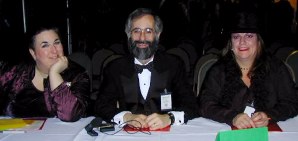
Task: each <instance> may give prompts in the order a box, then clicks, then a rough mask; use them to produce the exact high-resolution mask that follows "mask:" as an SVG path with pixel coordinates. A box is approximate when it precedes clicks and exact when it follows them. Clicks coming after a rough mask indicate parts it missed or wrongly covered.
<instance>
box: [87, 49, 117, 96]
mask: <svg viewBox="0 0 298 141" xmlns="http://www.w3.org/2000/svg"><path fill="white" fill-rule="evenodd" d="M122 56H123V55H119V54H112V55H110V56H108V57H107V58H105V60H104V61H103V63H102V65H101V68H100V69H101V71H100V72H101V73H100V74H99V76H98V77H97V79H96V80H94V87H95V88H94V92H93V93H92V94H91V99H92V100H96V99H97V95H98V93H99V91H98V90H99V89H100V87H101V84H102V81H103V77H104V75H103V73H104V69H105V67H106V66H107V65H108V64H109V63H111V62H112V61H113V60H115V59H117V58H120V57H122Z"/></svg>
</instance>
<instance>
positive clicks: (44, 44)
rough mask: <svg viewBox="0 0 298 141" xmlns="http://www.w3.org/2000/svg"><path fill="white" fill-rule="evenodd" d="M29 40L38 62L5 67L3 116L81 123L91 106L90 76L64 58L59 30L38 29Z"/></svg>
mask: <svg viewBox="0 0 298 141" xmlns="http://www.w3.org/2000/svg"><path fill="white" fill-rule="evenodd" d="M26 37H27V38H28V39H26V40H27V41H28V47H29V50H28V52H30V54H31V56H32V58H33V60H34V61H31V62H30V63H25V62H23V63H20V64H18V65H15V66H11V65H9V64H6V65H2V66H1V70H0V97H1V101H0V108H1V112H0V114H1V115H6V116H11V117H20V118H25V117H58V118H59V119H61V120H62V121H76V120H78V119H80V117H82V116H84V115H85V111H86V107H87V104H88V103H87V101H88V95H89V88H90V82H89V77H88V74H87V73H86V71H85V70H84V69H83V68H82V67H80V66H79V65H77V64H75V63H74V62H71V61H70V60H69V59H68V58H67V57H66V56H64V53H63V46H62V43H61V40H60V37H59V36H58V29H57V28H54V27H50V26H49V27H48V26H44V27H36V29H35V30H32V32H30V31H29V32H27V35H26ZM28 56H29V54H28Z"/></svg>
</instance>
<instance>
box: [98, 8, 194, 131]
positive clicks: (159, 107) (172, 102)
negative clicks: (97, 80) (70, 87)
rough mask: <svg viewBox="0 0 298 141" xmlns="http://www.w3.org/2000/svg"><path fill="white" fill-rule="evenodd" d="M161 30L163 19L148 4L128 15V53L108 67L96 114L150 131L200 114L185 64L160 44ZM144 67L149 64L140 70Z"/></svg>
mask: <svg viewBox="0 0 298 141" xmlns="http://www.w3.org/2000/svg"><path fill="white" fill-rule="evenodd" d="M162 29H163V25H162V21H161V19H160V18H159V17H158V16H157V15H155V14H154V13H153V12H152V11H151V10H150V9H145V8H139V9H136V10H135V11H133V12H132V13H131V14H130V15H129V17H128V19H127V22H126V27H125V32H126V34H127V37H128V48H129V51H130V55H129V56H125V57H122V58H120V59H116V60H114V61H113V62H111V63H110V64H109V65H108V66H107V68H106V69H105V74H104V81H103V86H102V90H101V91H100V93H99V96H98V99H97V101H96V104H95V105H96V106H95V114H96V116H100V117H102V118H104V119H106V120H111V119H113V120H114V122H116V123H118V124H121V123H123V122H127V121H131V122H127V123H128V124H130V125H132V126H135V127H143V128H149V129H151V130H156V129H159V128H164V127H167V126H168V125H170V124H177V125H179V124H183V123H186V121H187V120H189V119H192V118H195V117H197V116H198V114H197V112H198V111H196V110H197V109H198V108H197V104H196V100H195V95H194V94H193V92H192V91H191V90H192V89H191V86H188V85H187V82H186V79H185V78H186V76H185V75H186V73H185V70H184V67H183V65H184V64H183V63H182V61H181V60H178V58H175V57H174V56H170V55H168V54H165V53H164V52H162V51H160V50H159V49H158V41H159V36H160V34H161V32H162ZM145 66H149V67H148V68H144V69H143V70H142V69H140V68H141V67H145ZM139 69H140V71H138V70H139ZM165 91H167V92H165ZM163 93H166V94H163ZM117 103H118V106H117Z"/></svg>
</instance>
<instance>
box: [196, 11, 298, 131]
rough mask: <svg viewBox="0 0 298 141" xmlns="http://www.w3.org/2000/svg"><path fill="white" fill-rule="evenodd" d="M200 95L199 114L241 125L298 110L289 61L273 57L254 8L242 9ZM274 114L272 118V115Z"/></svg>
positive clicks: (253, 124)
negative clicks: (250, 11)
mask: <svg viewBox="0 0 298 141" xmlns="http://www.w3.org/2000/svg"><path fill="white" fill-rule="evenodd" d="M235 19H236V21H235V22H234V23H233V25H234V26H232V28H231V32H230V36H229V41H228V44H227V46H226V48H225V49H224V51H223V56H222V57H221V59H220V60H218V62H216V64H214V66H212V67H211V69H210V70H209V72H208V74H207V76H206V79H205V81H204V83H203V86H202V91H201V95H200V96H199V98H198V103H199V107H200V110H199V111H200V114H201V116H203V117H205V118H210V119H212V120H215V121H218V122H224V123H227V124H229V125H233V126H235V127H237V128H239V129H243V128H252V127H262V126H267V125H268V123H269V122H277V121H283V120H286V119H288V118H292V117H294V116H296V115H297V114H298V93H297V90H296V89H295V87H294V85H295V84H294V82H293V79H292V77H291V75H290V73H289V71H288V70H287V67H286V66H285V64H284V63H283V62H282V61H281V60H278V59H277V58H274V57H271V56H268V55H267V54H266V52H265V51H264V42H263V39H262V37H261V36H260V33H259V30H258V22H257V17H256V15H255V14H253V13H249V12H240V13H238V14H237V16H236V18H235ZM269 119H270V120H269Z"/></svg>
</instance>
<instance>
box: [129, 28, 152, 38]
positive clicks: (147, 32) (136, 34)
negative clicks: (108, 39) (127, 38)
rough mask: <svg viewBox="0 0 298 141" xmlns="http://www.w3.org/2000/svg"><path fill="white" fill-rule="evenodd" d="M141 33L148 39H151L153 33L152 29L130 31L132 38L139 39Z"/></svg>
mask: <svg viewBox="0 0 298 141" xmlns="http://www.w3.org/2000/svg"><path fill="white" fill-rule="evenodd" d="M142 32H144V34H145V37H146V38H148V37H151V36H152V35H153V33H154V30H153V29H152V28H145V29H141V28H134V29H133V30H132V31H131V34H132V36H134V37H140V36H141V34H142Z"/></svg>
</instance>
